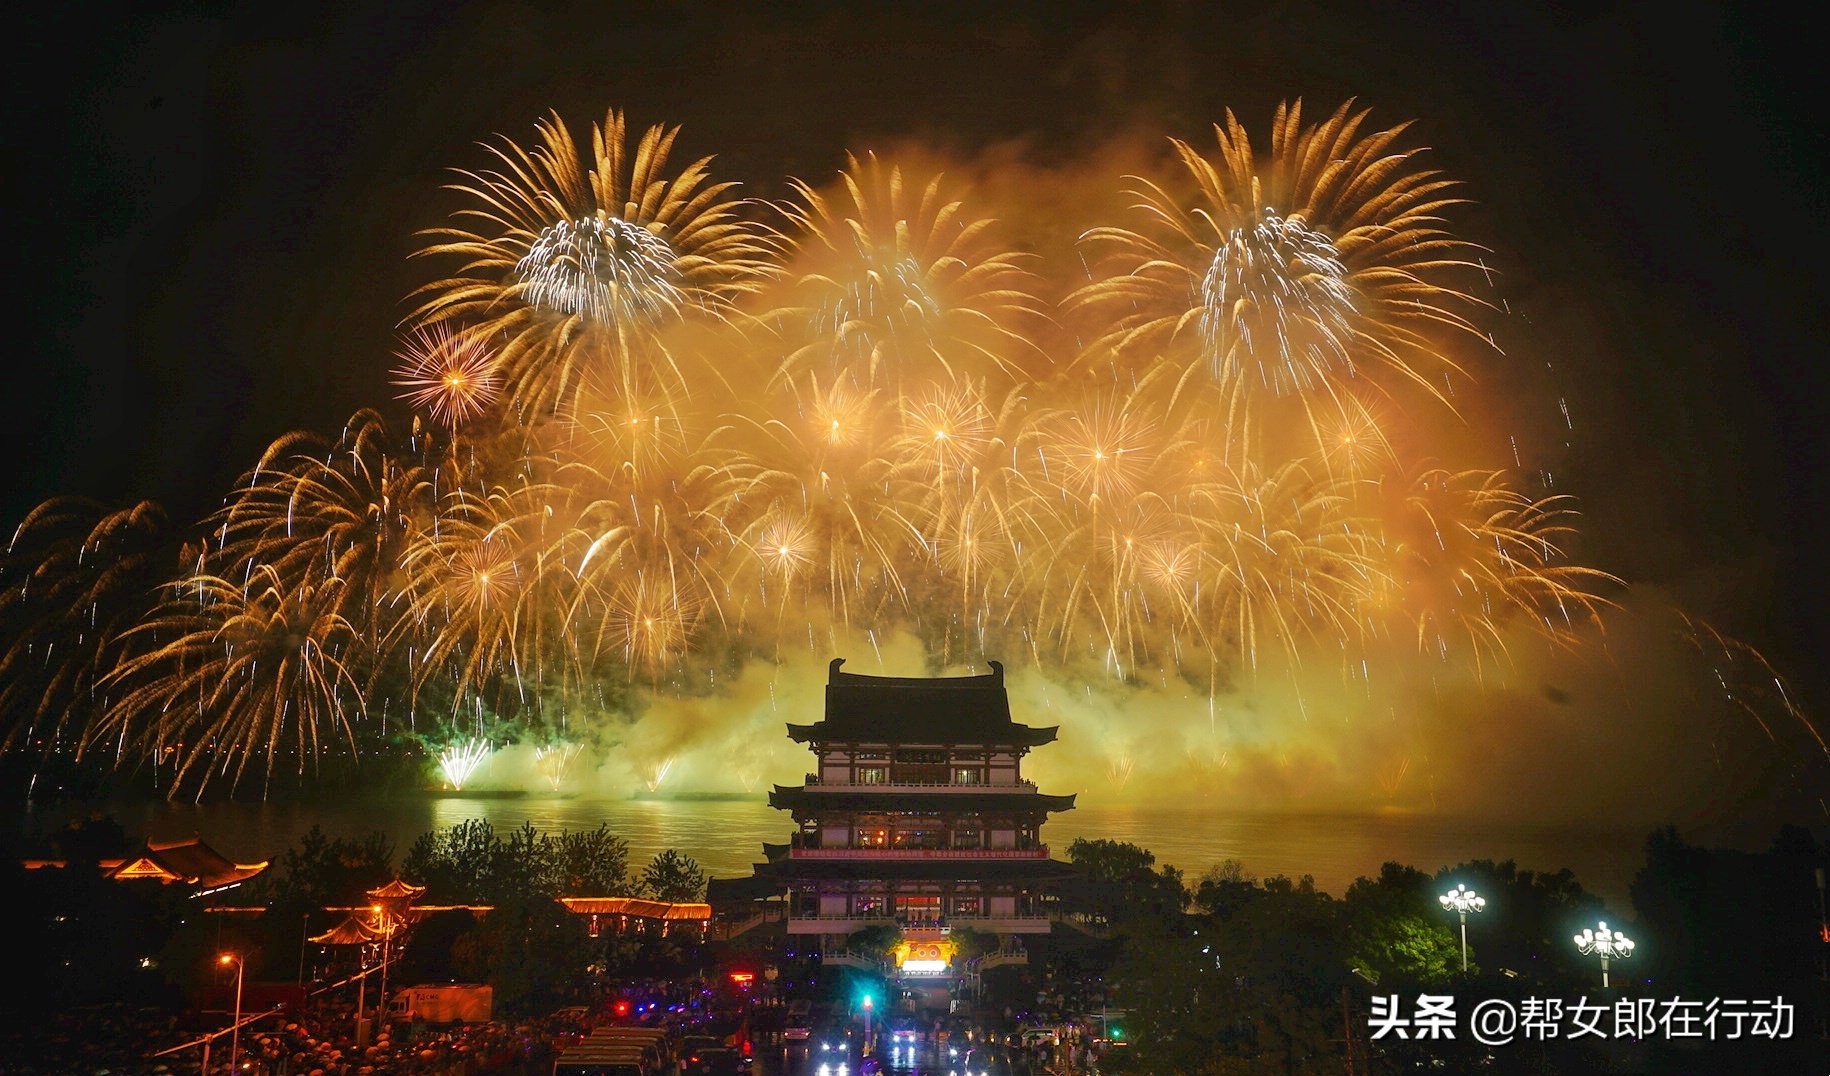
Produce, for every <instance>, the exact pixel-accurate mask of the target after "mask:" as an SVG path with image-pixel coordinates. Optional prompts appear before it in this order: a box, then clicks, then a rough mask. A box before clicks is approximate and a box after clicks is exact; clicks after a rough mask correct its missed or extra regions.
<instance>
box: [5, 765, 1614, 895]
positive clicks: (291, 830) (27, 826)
mask: <svg viewBox="0 0 1830 1076" xmlns="http://www.w3.org/2000/svg"><path fill="white" fill-rule="evenodd" d="M97 810H101V811H106V812H108V813H112V814H113V815H114V816H115V817H116V818H118V819H119V820H120V821H121V823H122V825H123V826H125V827H126V828H127V830H128V832H129V833H130V834H134V833H143V834H145V835H147V836H149V837H153V838H168V837H186V836H190V835H192V834H197V835H199V836H201V837H203V839H204V840H205V841H207V842H209V843H210V844H211V845H213V846H215V847H217V848H218V849H220V850H222V851H223V852H224V853H225V854H227V855H230V856H232V857H235V858H237V859H240V860H242V861H243V862H247V861H251V860H259V859H270V858H273V857H276V856H278V855H279V854H280V853H281V852H283V851H285V850H286V849H287V848H290V847H292V846H293V845H295V844H296V843H297V842H298V840H299V838H301V837H303V836H304V835H305V834H306V833H307V832H309V831H310V830H311V828H312V826H314V825H316V826H320V827H322V828H323V830H324V832H325V833H327V834H330V835H331V836H343V837H363V836H366V835H368V834H370V833H373V832H375V831H376V830H380V831H382V832H384V833H386V834H387V835H388V836H389V837H390V838H392V839H393V841H394V842H395V848H396V857H397V859H398V858H399V857H402V856H404V855H405V854H406V851H407V849H408V848H410V847H411V846H412V844H413V842H414V841H415V840H416V839H418V838H419V837H420V836H421V835H423V834H425V833H429V832H432V831H433V830H438V829H447V828H449V827H451V826H455V825H457V824H459V823H461V822H465V821H468V820H470V819H473V818H480V819H484V820H486V821H488V822H489V823H490V825H492V826H494V827H495V828H496V829H497V830H498V831H499V832H506V831H508V830H514V829H518V828H520V827H521V826H522V825H523V824H527V825H532V826H533V827H534V828H535V829H537V830H540V831H542V832H547V833H559V832H562V831H572V832H578V831H583V830H592V829H596V828H597V827H598V826H599V825H608V826H609V828H610V831H611V832H612V833H614V834H616V835H618V836H620V837H622V838H623V839H624V840H626V841H628V842H629V857H630V862H631V863H632V864H634V865H637V866H639V865H640V864H642V863H643V862H645V861H646V860H647V859H648V858H649V857H651V856H653V855H654V854H655V853H656V852H659V851H661V850H662V849H665V848H675V849H678V850H679V851H681V852H683V853H684V854H686V855H689V856H692V857H693V858H694V859H696V860H698V861H699V864H700V866H702V867H703V868H704V869H705V871H706V873H707V874H708V875H712V876H724V877H728V876H732V875H742V874H748V873H749V871H750V866H751V864H753V863H755V862H756V861H757V860H758V859H760V858H761V856H762V850H761V847H760V846H761V844H762V843H763V842H764V841H769V842H774V843H781V842H786V841H787V840H788V837H789V834H790V832H791V831H792V829H793V826H792V823H791V822H790V821H789V819H788V816H787V814H786V813H785V812H782V811H777V810H774V809H772V808H770V807H769V806H768V804H767V803H766V802H765V801H764V800H763V799H762V798H761V797H757V798H754V799H742V800H636V799H586V798H572V797H560V796H542V795H539V794H537V793H536V794H531V795H528V796H524V797H513V798H470V797H461V796H446V797H437V796H411V797H401V798H397V799H377V800H372V801H364V800H361V799H354V798H352V799H342V800H335V801H327V802H323V803H313V804H248V803H210V804H187V803H163V802H158V803H147V802H133V803H114V804H72V803H63V804H55V805H50V806H44V807H28V808H27V810H26V811H25V814H24V816H23V818H22V828H23V831H24V832H25V833H27V834H32V833H44V832H49V831H51V830H55V829H57V828H59V827H60V826H62V825H63V824H64V823H65V822H66V821H68V820H69V819H71V818H73V817H82V816H85V815H88V814H90V813H92V812H94V811H97ZM1043 835H1044V837H1045V838H1046V839H1047V841H1048V843H1049V845H1050V847H1051V849H1052V850H1053V854H1054V855H1055V857H1056V858H1066V853H1067V846H1068V844H1069V843H1070V842H1071V841H1072V840H1073V839H1074V838H1076V837H1085V838H1088V839H1097V838H1107V839H1110V840H1118V841H1131V842H1134V843H1136V844H1138V845H1141V846H1142V847H1145V848H1148V849H1150V850H1151V851H1153V852H1155V853H1156V855H1157V860H1158V862H1159V863H1167V864H1171V865H1173V866H1176V867H1180V868H1181V869H1182V870H1183V871H1185V872H1186V873H1187V875H1188V876H1189V880H1190V881H1191V882H1192V881H1193V880H1194V879H1195V878H1197V877H1199V876H1200V875H1201V873H1202V872H1204V871H1206V870H1207V869H1208V868H1209V867H1211V866H1213V865H1214V864H1216V863H1218V862H1220V861H1222V860H1225V859H1237V860H1239V861H1240V862H1242V863H1243V864H1244V865H1245V868H1246V870H1247V871H1249V872H1250V873H1252V874H1255V875H1258V876H1260V877H1266V876H1269V875H1274V874H1287V875H1290V876H1291V877H1300V876H1301V875H1303V874H1311V875H1313V876H1314V877H1315V882H1316V885H1317V886H1319V887H1320V888H1322V889H1324V890H1326V891H1328V892H1331V893H1335V894H1337V895H1338V894H1340V893H1341V892H1343V891H1344V890H1345V889H1346V888H1347V886H1348V885H1349V884H1351V883H1352V882H1353V880H1354V879H1355V878H1357V877H1360V876H1362V875H1367V876H1371V875H1376V874H1377V873H1378V871H1379V866H1380V864H1382V863H1384V862H1386V861H1388V860H1391V861H1397V862H1400V863H1404V864H1408V865H1410V866H1413V867H1417V868H1419V869H1421V870H1424V871H1435V870H1437V869H1439V868H1442V867H1448V866H1453V865H1454V864H1456V863H1459V862H1464V861H1466V860H1470V859H1493V860H1504V859H1514V860H1516V861H1517V862H1518V864H1519V866H1520V867H1521V868H1522V869H1527V870H1538V871H1555V870H1558V869H1560V868H1563V867H1568V868H1570V869H1571V870H1573V871H1574V872H1575V874H1576V879H1577V881H1579V882H1580V883H1581V884H1582V885H1583V886H1584V887H1585V888H1586V889H1588V890H1590V891H1591V892H1594V893H1598V894H1600V895H1601V896H1602V897H1603V898H1604V899H1606V900H1607V901H1608V903H1609V904H1610V905H1613V906H1615V907H1618V908H1620V909H1622V910H1625V909H1626V908H1627V906H1628V905H1627V902H1626V893H1627V885H1628V883H1629V882H1630V881H1631V880H1632V876H1633V874H1634V872H1635V871H1637V870H1638V869H1639V866H1640V863H1641V860H1642V854H1641V849H1642V847H1643V842H1644V838H1645V834H1644V833H1639V832H1628V833H1621V832H1612V831H1606V830H1583V829H1570V828H1558V827H1544V826H1529V825H1518V824H1494V823H1480V822H1476V821H1470V820H1467V819H1463V818H1458V817H1453V816H1436V815H1420V814H1409V815H1363V816H1354V815H1348V816H1317V815H1295V814H1260V815H1238V814H1214V813H1211V812H1205V811H1197V810H1183V809H1176V808H1165V807H1128V806H1099V805H1096V804H1086V805H1083V806H1081V807H1078V808H1076V809H1074V810H1072V811H1069V812H1066V813H1065V814H1062V815H1058V816H1056V817H1055V818H1054V819H1053V820H1052V821H1050V822H1049V823H1048V825H1047V826H1046V827H1045V828H1044V830H1043Z"/></svg>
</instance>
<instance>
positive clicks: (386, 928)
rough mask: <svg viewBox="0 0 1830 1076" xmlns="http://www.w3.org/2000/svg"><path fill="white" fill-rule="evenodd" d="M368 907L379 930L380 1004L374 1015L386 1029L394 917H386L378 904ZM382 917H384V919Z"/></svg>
mask: <svg viewBox="0 0 1830 1076" xmlns="http://www.w3.org/2000/svg"><path fill="white" fill-rule="evenodd" d="M370 907H372V908H374V909H375V925H376V926H377V927H379V928H381V1004H380V1005H378V1006H377V1007H376V1010H375V1013H376V1016H377V1017H378V1018H379V1019H380V1020H381V1023H382V1026H383V1027H386V1026H387V1021H388V957H389V956H390V955H392V954H391V953H390V952H389V950H390V949H391V948H392V945H391V944H390V943H391V942H393V940H394V917H393V916H389V915H386V912H385V910H384V909H383V908H382V906H381V905H379V904H374V905H371V906H370ZM384 916H386V918H385V919H384V918H383V917H384Z"/></svg>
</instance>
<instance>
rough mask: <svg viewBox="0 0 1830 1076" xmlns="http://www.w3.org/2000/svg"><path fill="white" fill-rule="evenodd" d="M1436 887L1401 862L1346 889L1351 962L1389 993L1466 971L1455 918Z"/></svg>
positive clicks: (1438, 982) (1442, 981)
mask: <svg viewBox="0 0 1830 1076" xmlns="http://www.w3.org/2000/svg"><path fill="white" fill-rule="evenodd" d="M1434 889H1435V879H1434V878H1432V877H1431V876H1430V875H1427V874H1425V873H1423V872H1422V871H1420V870H1418V869H1416V868H1415V867H1406V866H1403V865H1401V864H1398V863H1387V864H1385V865H1384V866H1382V867H1381V868H1380V869H1379V877H1378V878H1377V879H1376V880H1375V879H1371V878H1360V879H1356V880H1355V881H1354V883H1353V884H1352V885H1351V886H1348V887H1347V895H1346V897H1345V898H1344V899H1343V901H1342V911H1343V912H1344V913H1345V915H1346V934H1347V939H1346V940H1347V958H1348V963H1349V964H1350V965H1351V966H1352V967H1353V968H1355V969H1357V970H1360V971H1362V972H1365V973H1367V974H1368V975H1370V977H1371V978H1372V979H1373V980H1374V981H1375V982H1377V983H1378V984H1379V985H1380V988H1381V989H1382V990H1383V991H1384V992H1385V993H1391V992H1393V991H1394V990H1396V991H1399V992H1403V991H1406V990H1415V989H1417V988H1421V987H1440V986H1442V985H1444V984H1446V983H1448V982H1449V981H1451V980H1452V979H1453V977H1454V976H1455V975H1456V974H1457V973H1459V971H1460V970H1461V943H1460V940H1459V937H1458V935H1457V934H1456V932H1455V927H1453V926H1451V925H1450V919H1452V918H1453V917H1452V916H1450V915H1449V914H1448V913H1446V912H1444V911H1443V909H1442V904H1441V902H1440V901H1439V900H1438V899H1437V895H1436V894H1435V892H1434ZM1469 966H1470V967H1471V968H1472V967H1473V966H1474V965H1473V963H1472V958H1471V959H1470V965H1469Z"/></svg>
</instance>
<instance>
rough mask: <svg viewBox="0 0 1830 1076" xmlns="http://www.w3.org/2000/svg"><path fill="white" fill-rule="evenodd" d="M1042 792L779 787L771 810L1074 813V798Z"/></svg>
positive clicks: (771, 794)
mask: <svg viewBox="0 0 1830 1076" xmlns="http://www.w3.org/2000/svg"><path fill="white" fill-rule="evenodd" d="M1075 795H1076V793H1072V792H1070V793H1068V794H1067V795H1065V796H1050V795H1045V794H1043V793H1041V792H996V791H990V790H987V791H983V792H979V791H974V792H951V791H949V792H827V791H819V792H809V791H807V789H806V788H805V787H803V786H800V785H792V786H790V785H776V786H775V788H774V789H773V790H771V791H770V793H769V806H771V807H776V808H780V809H782V810H788V811H805V812H807V813H808V814H830V813H832V812H835V811H894V812H897V813H900V814H924V813H930V812H932V813H935V814H962V813H966V812H979V813H985V812H995V813H1005V812H1025V811H1044V812H1046V811H1071V810H1073V809H1074V796H1075Z"/></svg>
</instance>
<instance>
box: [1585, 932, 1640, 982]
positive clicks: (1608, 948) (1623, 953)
mask: <svg viewBox="0 0 1830 1076" xmlns="http://www.w3.org/2000/svg"><path fill="white" fill-rule="evenodd" d="M1576 948H1577V949H1579V950H1581V951H1582V955H1583V956H1588V955H1589V954H1590V953H1594V954H1595V955H1597V956H1599V957H1601V988H1602V989H1603V990H1606V989H1607V988H1608V961H1609V960H1625V959H1626V958H1628V957H1630V956H1632V955H1633V939H1632V938H1629V937H1627V936H1626V935H1625V934H1622V933H1621V932H1620V931H1618V930H1609V929H1608V925H1607V924H1606V923H1597V924H1596V925H1595V929H1594V930H1590V929H1588V928H1587V927H1584V928H1583V929H1582V933H1580V934H1578V935H1576Z"/></svg>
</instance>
